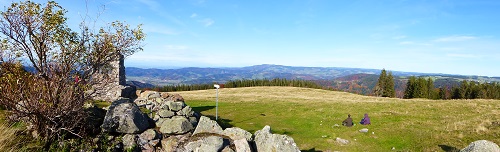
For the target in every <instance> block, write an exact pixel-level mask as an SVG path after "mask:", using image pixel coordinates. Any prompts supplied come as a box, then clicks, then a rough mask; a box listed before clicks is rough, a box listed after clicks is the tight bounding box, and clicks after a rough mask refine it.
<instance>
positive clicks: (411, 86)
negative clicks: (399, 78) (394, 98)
mask: <svg viewBox="0 0 500 152" xmlns="http://www.w3.org/2000/svg"><path fill="white" fill-rule="evenodd" d="M416 79H417V78H416V77H415V76H411V77H409V78H408V82H407V83H406V89H405V93H404V96H403V98H405V99H411V98H415V89H416Z"/></svg>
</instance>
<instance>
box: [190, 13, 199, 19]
mask: <svg viewBox="0 0 500 152" xmlns="http://www.w3.org/2000/svg"><path fill="white" fill-rule="evenodd" d="M197 16H198V14H196V13H193V14H191V16H189V17H191V18H195V17H197Z"/></svg>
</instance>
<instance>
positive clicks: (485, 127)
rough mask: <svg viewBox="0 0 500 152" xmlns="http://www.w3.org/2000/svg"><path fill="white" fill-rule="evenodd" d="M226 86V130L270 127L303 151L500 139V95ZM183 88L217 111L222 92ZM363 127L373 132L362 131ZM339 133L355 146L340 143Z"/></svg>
mask: <svg viewBox="0 0 500 152" xmlns="http://www.w3.org/2000/svg"><path fill="white" fill-rule="evenodd" d="M219 91H220V92H219V121H220V122H221V123H223V124H224V125H225V127H230V126H235V127H240V128H243V129H245V130H249V131H250V132H252V133H254V132H255V131H256V130H260V129H262V128H263V127H264V126H265V125H270V126H271V130H272V131H273V132H274V133H280V134H287V135H290V136H292V137H293V138H294V140H295V142H296V143H297V144H298V146H299V147H300V148H301V149H302V150H310V151H314V150H318V151H324V150H332V151H335V150H340V151H388V150H390V149H391V148H392V147H394V148H395V149H396V150H402V151H408V150H409V151H440V150H443V148H444V149H450V148H454V147H456V148H459V149H461V148H463V147H465V146H467V145H468V144H469V143H470V142H472V141H475V140H480V139H486V140H490V141H493V142H495V143H497V144H500V126H499V123H500V101H499V100H448V101H433V100H423V99H411V100H403V99H389V98H376V97H366V96H360V95H354V94H350V93H344V92H334V91H326V90H317V89H307V88H293V87H253V88H226V89H220V90H219ZM176 93H179V94H181V95H182V96H183V97H184V99H185V100H186V103H187V104H188V105H190V106H191V107H193V109H195V110H197V111H201V113H202V114H203V115H209V116H210V115H211V116H214V115H215V102H214V101H215V90H202V91H187V92H176ZM364 113H368V114H369V115H370V117H371V119H372V125H369V126H363V125H356V126H354V127H352V128H347V127H334V125H335V124H341V122H342V120H344V119H345V118H346V117H347V114H351V115H352V117H353V119H354V120H355V121H359V120H360V119H361V118H362V116H363V114H364ZM362 128H368V129H369V133H360V132H358V130H359V129H362ZM372 132H373V134H372ZM325 136H326V137H325ZM336 137H340V138H343V139H347V140H349V141H351V143H350V144H349V145H340V144H338V143H336V142H335V138H336Z"/></svg>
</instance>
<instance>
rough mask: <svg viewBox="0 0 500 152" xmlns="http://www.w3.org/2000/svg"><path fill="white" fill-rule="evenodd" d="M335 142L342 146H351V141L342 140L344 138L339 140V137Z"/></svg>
mask: <svg viewBox="0 0 500 152" xmlns="http://www.w3.org/2000/svg"><path fill="white" fill-rule="evenodd" d="M335 141H337V142H338V143H340V144H342V145H347V144H349V140H347V139H342V138H339V137H337V138H336V139H335Z"/></svg>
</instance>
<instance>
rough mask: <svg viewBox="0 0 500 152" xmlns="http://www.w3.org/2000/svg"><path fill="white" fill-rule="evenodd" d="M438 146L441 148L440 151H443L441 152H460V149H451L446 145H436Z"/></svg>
mask: <svg viewBox="0 0 500 152" xmlns="http://www.w3.org/2000/svg"><path fill="white" fill-rule="evenodd" d="M438 146H439V147H441V149H443V151H446V152H458V151H460V149H457V148H455V147H451V146H448V145H438Z"/></svg>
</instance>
